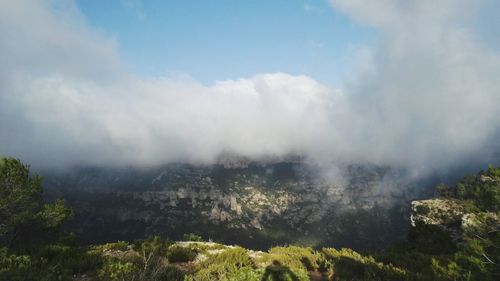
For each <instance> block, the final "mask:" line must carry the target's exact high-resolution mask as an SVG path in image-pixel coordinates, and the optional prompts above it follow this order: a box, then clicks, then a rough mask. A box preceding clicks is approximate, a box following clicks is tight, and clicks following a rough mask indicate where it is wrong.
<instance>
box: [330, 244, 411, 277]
mask: <svg viewBox="0 0 500 281" xmlns="http://www.w3.org/2000/svg"><path fill="white" fill-rule="evenodd" d="M322 253H323V255H324V256H325V259H327V260H329V261H330V263H331V264H332V266H333V276H334V278H335V280H367V281H368V280H381V281H382V280H404V279H406V277H407V273H406V271H405V270H403V269H401V268H398V267H395V266H393V265H392V264H387V265H386V264H383V263H381V262H377V261H376V260H375V259H374V258H373V257H371V256H363V255H360V254H359V253H357V252H355V251H353V250H351V249H341V250H336V249H333V248H325V249H323V251H322Z"/></svg>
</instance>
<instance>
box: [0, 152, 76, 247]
mask: <svg viewBox="0 0 500 281" xmlns="http://www.w3.org/2000/svg"><path fill="white" fill-rule="evenodd" d="M71 215H72V212H71V210H70V209H69V208H68V207H66V205H65V203H64V201H63V200H61V199H58V200H56V202H54V203H53V204H43V200H42V187H41V178H40V177H39V176H37V175H34V176H32V175H30V172H29V166H27V165H23V164H22V163H21V162H20V161H19V160H17V159H11V158H5V159H3V161H2V163H1V164H0V247H1V246H3V247H9V248H11V249H13V248H24V249H29V248H31V247H36V246H37V245H40V243H43V242H46V241H50V240H53V239H54V238H57V237H58V235H59V233H60V232H59V230H60V227H61V226H62V224H63V223H64V222H65V221H67V220H68V219H69V218H70V217H71Z"/></svg>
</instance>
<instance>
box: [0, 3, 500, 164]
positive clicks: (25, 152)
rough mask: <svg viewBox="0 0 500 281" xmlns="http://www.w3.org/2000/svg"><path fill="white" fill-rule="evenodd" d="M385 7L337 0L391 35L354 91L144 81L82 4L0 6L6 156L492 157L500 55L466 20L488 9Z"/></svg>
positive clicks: (298, 80)
mask: <svg viewBox="0 0 500 281" xmlns="http://www.w3.org/2000/svg"><path fill="white" fill-rule="evenodd" d="M64 3H66V4H64ZM363 3H366V2H365V1H363ZM369 3H372V2H369ZM373 3H378V4H373ZM373 3H372V4H368V5H366V4H365V5H363V4H361V1H352V0H350V1H343V0H337V1H333V5H334V7H335V8H337V9H340V10H342V11H345V12H346V13H347V14H349V15H351V16H352V17H353V18H356V19H358V20H359V21H361V22H363V23H366V24H371V25H374V26H375V27H376V28H378V29H379V32H380V33H381V37H380V42H378V44H377V45H376V46H375V47H374V48H372V49H371V50H368V51H367V50H366V48H360V49H363V55H362V56H360V58H362V60H360V61H359V68H357V69H358V70H357V72H355V74H354V79H352V81H351V83H350V84H348V85H347V87H345V88H344V89H343V90H342V92H341V91H339V90H336V89H333V88H331V87H327V86H325V85H322V84H320V83H318V82H317V81H315V80H313V79H312V78H310V77H307V76H293V75H289V74H286V73H272V74H257V75H255V76H253V77H249V78H242V79H238V80H230V81H219V82H216V83H214V84H213V85H208V86H207V85H203V84H201V83H199V82H197V81H196V80H194V79H192V78H189V77H140V76H137V75H135V74H133V73H131V72H130V71H128V70H127V69H126V67H124V65H123V63H122V61H121V59H120V56H119V55H118V50H117V46H116V43H115V42H114V40H112V39H109V38H108V37H106V36H104V35H103V34H100V33H99V32H97V31H95V30H93V29H91V28H90V27H88V26H87V25H86V23H85V20H84V18H83V17H82V15H81V14H80V13H79V11H78V9H77V7H76V6H75V5H74V4H71V2H59V1H45V2H22V1H4V2H1V3H0V36H2V40H1V41H0V61H2V64H1V65H0V131H1V132H2V134H0V154H3V155H11V156H16V157H20V158H22V159H23V160H24V161H26V162H30V163H33V164H35V165H36V166H40V167H42V166H63V165H72V164H89V165H99V164H102V165H109V164H116V165H131V164H138V165H152V164H159V163H164V162H170V161H188V162H196V163H200V162H202V163H207V162H212V161H214V160H215V159H216V158H217V157H218V156H219V155H220V154H222V153H236V154H239V155H242V156H246V157H250V158H254V159H258V158H260V157H268V156H275V157H285V156H287V155H289V154H302V155H304V156H306V157H308V158H309V159H310V160H311V161H314V162H317V163H322V164H321V165H323V164H324V163H328V164H332V163H333V164H335V165H342V164H346V163H347V164H348V163H371V164H381V165H393V166H401V167H410V168H415V169H416V170H421V169H423V170H430V169H445V168H447V167H451V166H453V165H456V164H457V163H459V162H461V161H472V160H471V159H478V158H481V157H483V156H484V155H488V154H484V153H485V151H487V150H488V149H490V148H491V146H494V145H495V144H497V143H498V142H497V141H496V140H497V139H498V138H497V137H498V129H499V124H500V122H499V121H500V120H499V115H498V112H499V110H500V100H499V96H500V94H499V93H500V81H499V80H498V79H497V75H498V73H500V60H499V57H498V54H496V53H494V52H492V51H490V50H489V49H487V48H486V47H485V46H482V45H481V44H479V43H478V42H477V40H476V39H475V38H474V36H473V35H474V33H473V32H472V31H471V30H470V29H467V27H466V26H464V25H463V24H462V23H463V22H464V21H471V20H472V19H471V17H470V15H468V14H467V13H466V12H467V11H469V10H475V9H477V8H476V7H471V6H470V4H468V3H469V2H461V1H442V2H440V3H439V4H436V5H434V1H432V2H431V1H415V2H410V1H388V0H386V1H379V2H373ZM464 3H465V4H464ZM485 159H487V160H485ZM482 161H484V162H486V161H489V158H484V159H483V160H482Z"/></svg>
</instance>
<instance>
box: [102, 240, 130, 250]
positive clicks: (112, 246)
mask: <svg viewBox="0 0 500 281" xmlns="http://www.w3.org/2000/svg"><path fill="white" fill-rule="evenodd" d="M128 246H129V245H128V243H127V242H125V241H118V242H114V243H106V244H104V245H100V246H99V247H100V248H101V249H102V250H103V251H126V250H127V249H128Z"/></svg>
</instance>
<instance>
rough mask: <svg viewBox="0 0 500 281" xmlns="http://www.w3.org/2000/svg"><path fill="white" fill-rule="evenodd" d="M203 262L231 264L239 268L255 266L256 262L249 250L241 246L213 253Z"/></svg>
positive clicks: (208, 263) (205, 263)
mask: <svg viewBox="0 0 500 281" xmlns="http://www.w3.org/2000/svg"><path fill="white" fill-rule="evenodd" d="M203 264H204V265H210V264H231V265H234V266H236V267H237V268H241V267H245V266H249V267H253V266H254V262H253V260H252V259H251V258H250V256H249V255H248V253H247V251H246V250H245V249H243V248H241V247H234V248H231V249H227V250H224V251H222V252H220V253H218V254H215V255H211V256H209V257H208V258H207V259H206V260H205V261H203Z"/></svg>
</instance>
